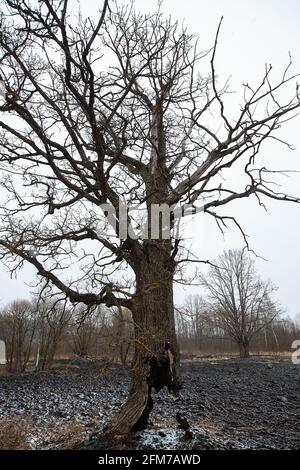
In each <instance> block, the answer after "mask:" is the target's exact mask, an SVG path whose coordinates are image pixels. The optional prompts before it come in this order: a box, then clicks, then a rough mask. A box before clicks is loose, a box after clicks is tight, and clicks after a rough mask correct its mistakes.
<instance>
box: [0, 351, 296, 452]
mask: <svg viewBox="0 0 300 470" xmlns="http://www.w3.org/2000/svg"><path fill="white" fill-rule="evenodd" d="M182 379H183V383H184V387H183V389H182V392H181V400H180V401H179V402H173V400H172V398H171V397H170V396H169V394H168V393H167V392H166V391H162V392H160V393H159V394H157V395H156V394H155V393H154V396H153V398H154V410H153V412H152V414H151V417H150V421H151V423H150V425H149V427H148V428H147V429H146V430H145V431H142V432H138V433H136V434H135V435H134V436H133V438H132V440H131V441H130V442H127V444H126V446H127V448H131V449H132V448H134V449H197V450H198V449H199V450H201V449H299V448H300V429H299V422H300V365H294V364H292V363H291V362H290V361H289V360H271V359H262V358H258V357H257V358H255V357H251V358H249V359H247V360H239V359H230V360H222V361H216V360H210V361H207V360H206V361H198V360H193V361H183V364H182ZM128 384H129V373H128V369H124V368H122V367H121V366H105V365H104V364H102V363H98V362H97V363H95V364H87V365H84V366H83V365H80V366H79V365H76V364H73V365H72V367H71V368H61V369H60V370H54V371H50V372H47V373H37V374H33V373H27V374H22V375H3V376H0V427H1V423H2V422H3V421H12V422H15V423H16V426H17V427H18V426H22V425H23V424H22V423H27V430H28V429H29V431H26V435H27V436H29V438H28V443H29V444H28V445H29V446H30V447H31V448H33V449H57V448H72V447H73V448H74V446H75V447H76V445H78V443H79V442H82V440H85V442H86V443H88V442H89V443H91V445H88V444H87V447H88V448H93V447H94V448H95V447H97V446H98V443H97V431H99V430H101V429H102V427H103V426H104V425H105V423H106V422H107V421H108V419H109V418H110V417H111V416H112V414H113V413H114V412H116V411H117V410H118V408H119V406H120V404H121V403H122V402H123V401H124V399H125V398H126V394H127V388H128ZM178 412H179V413H180V414H181V415H182V416H184V417H185V418H187V420H188V421H189V424H190V427H191V431H192V434H193V436H192V438H190V439H187V438H186V436H185V433H184V431H182V430H181V429H178V428H177V425H178V423H177V421H176V419H175V415H176V413H178ZM2 448H3V447H2Z"/></svg>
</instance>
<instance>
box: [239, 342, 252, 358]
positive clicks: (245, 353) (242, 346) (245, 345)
mask: <svg viewBox="0 0 300 470" xmlns="http://www.w3.org/2000/svg"><path fill="white" fill-rule="evenodd" d="M238 346H239V353H240V357H249V356H250V352H249V341H247V340H244V341H241V342H240V343H238Z"/></svg>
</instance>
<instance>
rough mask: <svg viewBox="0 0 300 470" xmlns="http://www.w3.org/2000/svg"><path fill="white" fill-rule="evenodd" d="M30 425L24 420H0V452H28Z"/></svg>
mask: <svg viewBox="0 0 300 470" xmlns="http://www.w3.org/2000/svg"><path fill="white" fill-rule="evenodd" d="M30 430H31V423H30V421H29V420H28V419H26V418H22V419H20V418H17V417H15V418H2V419H1V420H0V450H29V449H31V445H30V443H29V437H30Z"/></svg>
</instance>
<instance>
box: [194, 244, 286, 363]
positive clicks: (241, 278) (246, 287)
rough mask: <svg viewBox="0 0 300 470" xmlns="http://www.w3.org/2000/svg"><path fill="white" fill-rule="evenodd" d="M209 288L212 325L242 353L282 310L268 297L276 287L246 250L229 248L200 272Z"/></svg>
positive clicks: (202, 280) (247, 349)
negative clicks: (262, 278)
mask: <svg viewBox="0 0 300 470" xmlns="http://www.w3.org/2000/svg"><path fill="white" fill-rule="evenodd" d="M201 283H202V285H203V286H204V287H205V288H206V289H207V290H208V292H209V298H210V307H211V308H210V311H211V312H212V314H213V316H214V323H215V325H217V326H219V328H222V329H223V330H224V331H226V333H227V334H228V335H229V336H230V337H231V338H232V339H233V340H234V341H235V342H236V343H237V345H238V347H239V351H240V355H241V357H245V356H249V347H250V342H251V340H252V338H253V337H254V336H255V335H256V334H257V333H258V332H259V331H261V330H263V329H265V328H266V326H267V325H271V324H272V322H274V320H275V319H276V318H278V316H279V315H280V313H281V310H280V308H279V307H278V306H277V305H276V303H275V302H273V301H272V300H271V297H270V296H271V294H272V292H274V290H275V287H274V286H273V284H272V283H271V282H269V281H267V282H265V281H262V280H261V279H260V278H259V276H258V274H257V272H256V270H255V267H254V261H253V260H252V259H251V258H250V257H249V256H248V255H247V253H246V251H245V250H229V251H226V252H224V253H223V255H222V256H220V257H219V258H218V259H217V260H216V265H214V266H211V267H210V269H209V272H208V274H207V275H205V276H204V275H202V276H201Z"/></svg>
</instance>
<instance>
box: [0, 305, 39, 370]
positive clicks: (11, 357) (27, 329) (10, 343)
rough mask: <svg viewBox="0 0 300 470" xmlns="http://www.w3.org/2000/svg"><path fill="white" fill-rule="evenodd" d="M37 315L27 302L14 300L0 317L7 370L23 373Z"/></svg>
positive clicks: (34, 332) (34, 330) (30, 349)
mask: <svg viewBox="0 0 300 470" xmlns="http://www.w3.org/2000/svg"><path fill="white" fill-rule="evenodd" d="M36 326H37V315H36V311H35V309H34V306H33V304H32V303H31V302H29V301H28V300H15V301H13V302H11V303H10V304H9V305H7V306H6V307H5V308H4V309H3V310H2V312H1V315H0V331H1V338H3V340H4V341H5V344H6V357H7V368H8V370H9V371H10V372H24V371H25V369H26V366H27V364H28V361H29V359H30V355H31V353H32V347H33V341H34V338H35V335H36Z"/></svg>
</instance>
